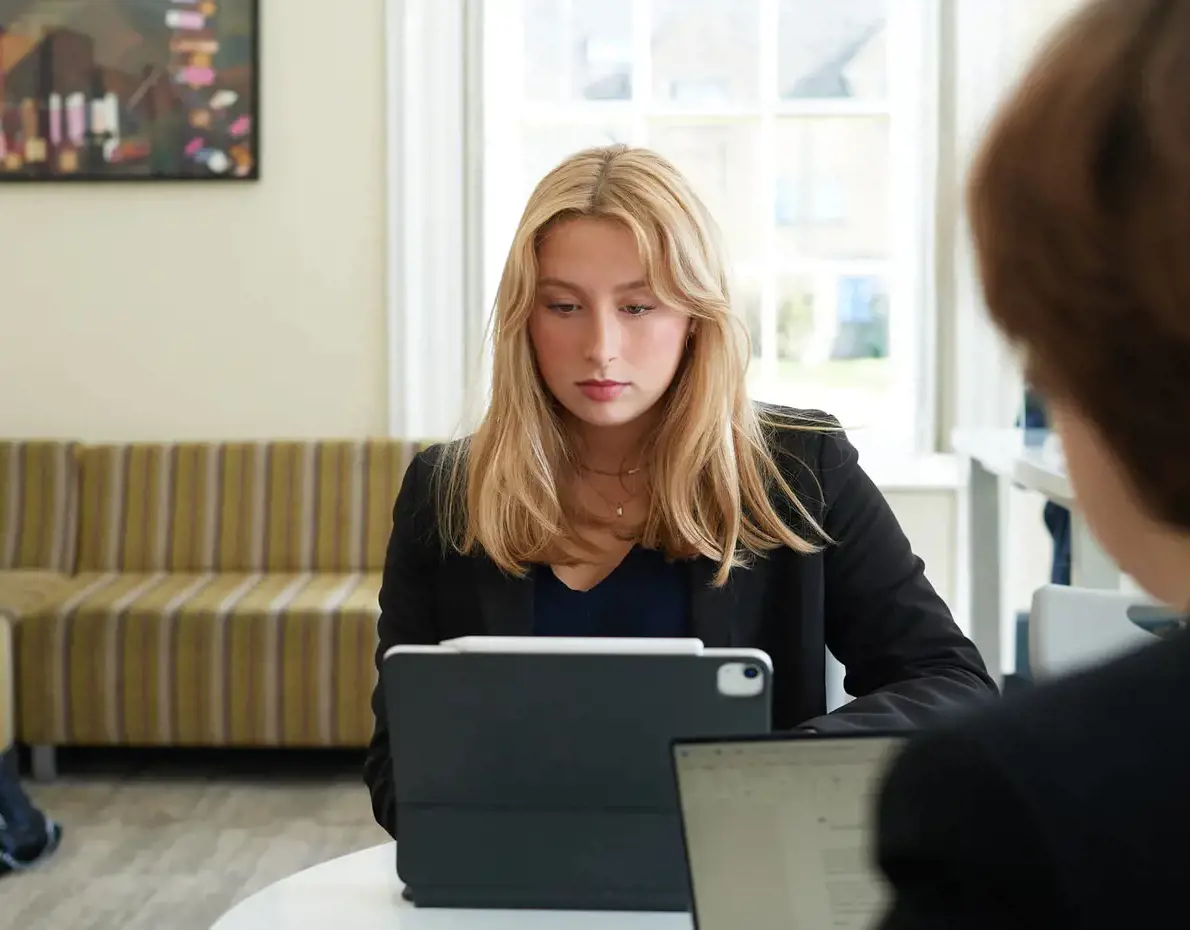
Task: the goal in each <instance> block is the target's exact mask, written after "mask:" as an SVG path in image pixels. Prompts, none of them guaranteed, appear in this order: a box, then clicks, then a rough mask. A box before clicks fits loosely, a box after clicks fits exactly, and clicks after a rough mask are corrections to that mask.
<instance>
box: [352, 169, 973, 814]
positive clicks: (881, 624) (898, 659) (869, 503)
mask: <svg viewBox="0 0 1190 930" xmlns="http://www.w3.org/2000/svg"><path fill="white" fill-rule="evenodd" d="M493 340H494V349H495V354H494V363H493V385H492V401H491V405H490V407H489V409H488V410H487V413H486V415H485V416H484V418H483V420H482V422H481V424H480V426H479V428H478V429H477V430H476V432H475V434H474V435H472V436H471V437H469V438H468V439H467V440H465V441H462V442H457V443H453V444H450V445H443V446H438V447H435V448H433V449H430V450H429V451H427V452H425V453H424V454H422V455H421V456H420V457H419V458H418V459H417V460H416V461H415V462H414V463H413V464H412V465H411V466H410V468H409V471H408V473H407V474H406V476H405V481H404V484H403V486H402V488H401V491H400V494H399V496H398V498H397V503H396V508H395V511H394V515H393V519H394V529H393V536H392V540H391V542H390V545H389V551H388V560H387V564H386V567H385V573H384V582H383V587H382V590H381V592H380V604H381V609H382V615H381V618H380V623H379V632H380V646H379V650H378V652H377V661H378V663H379V660H380V658H381V657H382V656H383V654H384V652H385V651H386V650H387V649H389V648H390V647H391V646H393V645H395V644H398V643H436V642H439V641H441V640H443V639H448V638H451V637H456V636H464V635H476V634H491V635H550V636H568V635H585V636H604V635H607V636H693V637H697V638H699V639H701V640H703V642H704V643H705V644H706V645H708V646H725V645H736V646H754V647H758V648H760V649H763V650H765V651H766V652H767V653H768V654H769V655H770V656H771V657H772V660H773V667H774V711H773V725H774V727H776V728H794V727H799V726H800V727H809V728H813V729H816V730H821V731H826V730H845V729H850V728H881V729H897V728H910V727H914V726H917V725H918V724H921V723H924V722H926V721H928V720H930V719H932V718H934V717H935V716H937V715H941V714H944V713H945V712H947V711H953V710H957V709H959V708H962V707H964V706H965V705H968V704H971V703H973V702H975V701H977V700H979V699H982V698H984V697H987V696H989V695H992V694H994V693H995V686H994V685H993V683H992V681H991V680H990V679H989V678H988V675H987V673H986V671H985V669H984V665H983V663H982V661H981V660H980V657H979V655H978V653H977V652H976V650H975V648H974V646H973V645H972V644H971V643H970V642H969V641H968V640H967V639H965V638H964V637H963V635H962V634H961V633H960V631H959V630H958V628H957V627H956V626H955V624H954V622H953V620H952V619H951V616H950V613H949V612H948V611H947V608H946V605H945V604H944V603H943V602H942V601H941V599H940V598H939V597H938V595H937V594H935V592H934V590H933V588H932V587H931V586H930V584H929V582H927V581H926V578H925V575H924V573H923V568H922V563H921V561H920V560H919V559H918V558H916V557H915V556H914V554H913V552H912V551H911V549H910V546H909V542H908V540H906V538H905V535H904V534H903V533H902V532H901V529H900V527H899V526H898V524H897V521H896V519H895V517H894V516H893V513H892V511H891V510H890V509H889V506H888V504H887V503H886V502H885V500H884V498H883V497H882V496H881V495H880V492H879V491H878V490H877V489H876V487H875V486H874V485H873V484H872V482H871V480H870V479H869V478H868V477H867V475H865V474H864V472H863V470H862V469H861V468H860V467H859V465H858V463H857V461H856V454H855V450H854V449H853V447H852V446H851V445H850V444H849V443H848V441H847V439H846V438H845V436H844V435H843V433H842V432H841V431H840V429H839V428H838V424H837V423H836V422H835V421H833V420H832V419H830V418H829V417H827V416H826V415H825V414H821V413H814V412H806V411H798V410H790V409H783V408H773V407H765V408H761V407H758V406H756V405H755V404H753V402H752V401H750V400H749V398H748V395H747V390H746V386H745V372H746V367H747V360H748V356H749V352H748V345H747V336H746V331H745V329H744V328H743V326H742V325H741V322H740V320H739V319H738V318H737V316H736V314H735V312H734V310H733V308H732V304H731V298H730V295H729V292H728V286H727V279H726V272H725V269H724V267H723V260H722V258H721V254H720V250H719V246H718V245H717V242H716V232H715V228H714V224H713V223H712V221H711V219H710V218H709V217H708V215H707V213H706V211H705V209H704V208H703V206H702V205H701V203H700V202H699V200H698V198H697V197H696V196H695V195H694V193H693V192H692V191H691V189H690V186H689V184H688V183H687V182H686V180H685V179H684V178H683V177H682V176H681V175H680V174H679V173H678V172H677V171H676V170H675V169H674V168H673V167H672V166H671V165H670V164H668V163H667V162H666V161H665V160H664V159H662V158H660V157H659V156H658V155H656V154H654V153H652V152H649V151H646V150H641V149H630V148H625V147H622V146H614V147H609V148H600V149H592V150H590V151H585V152H580V153H579V154H577V155H575V156H573V157H571V158H569V159H568V160H566V161H565V162H564V163H563V164H561V165H559V166H558V167H557V168H555V169H554V170H553V171H551V172H550V173H549V174H548V175H547V176H546V177H545V178H544V179H543V180H542V181H541V183H540V184H539V185H538V186H537V189H536V190H535V191H534V192H533V194H532V196H531V197H530V200H529V203H528V206H527V207H526V208H525V212H524V215H523V216H522V218H521V222H520V226H519V228H518V230H517V232H516V236H515V238H514V241H513V243H512V247H511V250H510V252H509V256H508V261H507V263H506V265H505V268H504V274H503V278H502V279H501V283H500V288H499V292H498V295H497V298H496V307H495V311H494V319H493ZM827 646H829V647H830V649H831V651H832V653H833V654H834V655H835V656H837V657H838V658H839V659H840V661H842V662H843V664H844V665H845V666H846V669H847V679H846V685H847V691H848V693H850V694H852V695H855V696H856V697H857V700H855V701H854V702H852V703H850V704H848V705H847V706H846V707H844V708H843V709H841V710H839V711H836V712H835V713H834V714H831V715H829V716H826V715H825V710H826V707H825V702H826V688H825V650H826V647H827ZM373 710H374V712H375V715H376V731H375V736H374V738H373V740H372V744H371V747H370V750H369V754H368V759H367V763H366V769H365V779H366V781H367V783H368V785H369V787H370V789H371V792H372V804H373V809H374V811H375V814H376V819H377V821H378V822H379V823H380V825H381V826H382V827H384V828H385V829H386V830H387V831H388V832H389V833H391V834H392V835H394V836H395V835H396V829H397V825H396V809H395V801H394V797H393V787H392V773H391V762H390V759H389V742H388V732H387V727H386V724H385V716H384V713H385V712H384V701H383V698H382V696H381V694H380V693H379V689H378V690H377V692H376V694H375V695H374V697H373Z"/></svg>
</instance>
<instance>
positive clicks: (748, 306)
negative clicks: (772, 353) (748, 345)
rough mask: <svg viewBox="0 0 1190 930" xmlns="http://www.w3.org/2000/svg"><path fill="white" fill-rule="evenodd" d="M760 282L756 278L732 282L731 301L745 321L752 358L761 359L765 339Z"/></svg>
mask: <svg viewBox="0 0 1190 930" xmlns="http://www.w3.org/2000/svg"><path fill="white" fill-rule="evenodd" d="M760 291H761V289H760V282H759V281H757V280H756V279H755V278H741V279H739V280H736V281H733V282H732V287H731V300H732V304H733V309H734V310H735V312H736V313H737V314H738V315H739V317H740V319H741V320H743V322H744V326H746V327H747V329H748V336H749V337H750V338H751V341H752V358H754V359H757V358H760V351H761V344H762V342H763V339H764V335H763V332H762V323H761V317H760V302H761V293H760Z"/></svg>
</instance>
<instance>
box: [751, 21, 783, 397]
mask: <svg viewBox="0 0 1190 930" xmlns="http://www.w3.org/2000/svg"><path fill="white" fill-rule="evenodd" d="M759 2H760V17H759V27H760V36H759V41H758V46H757V47H758V48H759V50H760V54H759V56H758V62H757V71H758V74H757V78H758V80H759V88H758V94H759V100H760V131H759V133H758V145H759V150H760V151H759V156H758V161H759V164H758V165H757V169H758V170H757V190H756V193H757V202H756V204H755V210H756V215H755V216H754V222H757V223H759V224H760V229H761V240H760V241H761V246H760V250H761V263H762V268H763V269H764V270H763V277H762V278H761V281H760V333H761V336H760V364H761V369H762V372H763V373H764V375H765V376H766V377H767V376H771V375H773V374H775V371H776V366H777V331H778V327H777V301H778V293H777V275H776V266H777V224H776V218H775V216H774V213H773V209H774V208H773V205H774V204H775V203H776V193H777V152H776V135H777V126H776V120H777V118H776V107H777V98H778V88H777V36H778V28H777V27H778V22H777V20H778V15H779V14H778V10H777V0H759Z"/></svg>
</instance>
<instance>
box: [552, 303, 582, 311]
mask: <svg viewBox="0 0 1190 930" xmlns="http://www.w3.org/2000/svg"><path fill="white" fill-rule="evenodd" d="M546 306H547V307H549V308H550V309H551V310H553V311H554V313H573V312H574V311H575V310H577V309H578V305H577V304H563V303H553V304H546Z"/></svg>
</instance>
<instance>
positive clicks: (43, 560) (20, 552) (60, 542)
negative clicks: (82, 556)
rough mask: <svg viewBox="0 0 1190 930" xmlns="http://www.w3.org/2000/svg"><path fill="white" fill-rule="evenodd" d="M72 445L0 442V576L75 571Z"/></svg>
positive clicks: (75, 468)
mask: <svg viewBox="0 0 1190 930" xmlns="http://www.w3.org/2000/svg"><path fill="white" fill-rule="evenodd" d="M76 451H77V444H76V443H73V442H54V441H48V440H45V441H43V440H37V441H29V442H24V441H19V440H16V441H12V440H5V441H3V442H0V571H3V570H8V569H14V568H15V569H42V570H46V571H59V572H69V571H71V570H72V569H73V568H74V556H75V530H76V521H77V510H76V507H77V502H78V462H77V460H76Z"/></svg>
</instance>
